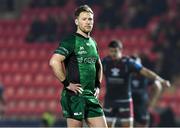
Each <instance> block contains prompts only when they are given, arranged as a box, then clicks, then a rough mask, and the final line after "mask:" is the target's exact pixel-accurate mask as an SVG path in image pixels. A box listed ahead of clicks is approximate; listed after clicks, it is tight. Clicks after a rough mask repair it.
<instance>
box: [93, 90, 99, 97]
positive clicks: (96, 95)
mask: <svg viewBox="0 0 180 128" xmlns="http://www.w3.org/2000/svg"><path fill="white" fill-rule="evenodd" d="M99 92H100V89H99V88H96V89H95V93H94V96H95V97H96V98H98V96H99Z"/></svg>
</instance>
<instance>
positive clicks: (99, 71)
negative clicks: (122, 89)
mask: <svg viewBox="0 0 180 128" xmlns="http://www.w3.org/2000/svg"><path fill="white" fill-rule="evenodd" d="M102 78H103V67H102V63H101V60H100V59H98V61H97V62H96V82H95V86H96V92H95V94H94V95H95V96H96V97H98V95H99V89H100V86H101V82H102Z"/></svg>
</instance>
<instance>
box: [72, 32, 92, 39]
mask: <svg viewBox="0 0 180 128" xmlns="http://www.w3.org/2000/svg"><path fill="white" fill-rule="evenodd" d="M75 35H76V36H79V37H81V38H84V39H86V40H89V37H84V36H83V35H81V34H79V33H75Z"/></svg>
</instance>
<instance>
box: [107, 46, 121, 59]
mask: <svg viewBox="0 0 180 128" xmlns="http://www.w3.org/2000/svg"><path fill="white" fill-rule="evenodd" d="M109 55H110V57H112V58H113V59H117V58H120V57H121V56H122V49H119V48H109Z"/></svg>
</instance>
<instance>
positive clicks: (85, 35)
mask: <svg viewBox="0 0 180 128" xmlns="http://www.w3.org/2000/svg"><path fill="white" fill-rule="evenodd" d="M76 33H78V34H80V35H82V36H84V37H86V38H89V37H90V32H88V33H85V32H83V31H81V30H79V29H78V30H77V31H76Z"/></svg>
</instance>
